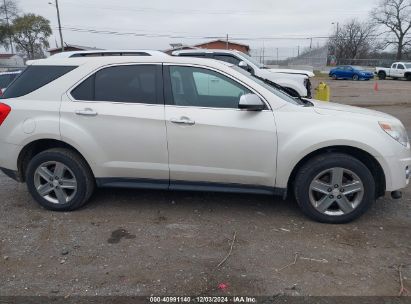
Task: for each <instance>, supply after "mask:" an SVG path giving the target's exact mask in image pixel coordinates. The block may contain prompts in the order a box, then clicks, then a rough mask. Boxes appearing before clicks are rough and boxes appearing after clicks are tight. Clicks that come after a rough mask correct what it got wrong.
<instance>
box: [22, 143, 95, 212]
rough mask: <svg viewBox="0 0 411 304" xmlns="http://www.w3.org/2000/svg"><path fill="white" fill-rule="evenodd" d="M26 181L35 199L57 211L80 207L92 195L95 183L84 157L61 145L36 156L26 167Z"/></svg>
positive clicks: (45, 206) (47, 207)
mask: <svg viewBox="0 0 411 304" xmlns="http://www.w3.org/2000/svg"><path fill="white" fill-rule="evenodd" d="M26 183H27V187H28V190H29V192H30V194H31V195H32V196H33V198H34V199H35V200H36V201H37V202H38V203H39V204H40V205H41V206H43V207H44V208H46V209H49V210H54V211H72V210H75V209H78V208H80V207H81V206H83V205H84V204H85V203H86V202H87V201H88V199H89V198H90V196H91V195H92V193H93V190H94V185H95V183H94V177H93V175H92V173H91V170H90V168H89V167H88V165H87V164H86V162H85V161H84V159H83V158H82V157H80V156H79V155H78V154H77V153H75V152H73V151H71V150H68V149H61V148H56V149H50V150H46V151H44V152H41V153H39V154H38V155H36V156H34V157H33V159H32V160H31V161H30V162H29V164H28V167H27V170H26Z"/></svg>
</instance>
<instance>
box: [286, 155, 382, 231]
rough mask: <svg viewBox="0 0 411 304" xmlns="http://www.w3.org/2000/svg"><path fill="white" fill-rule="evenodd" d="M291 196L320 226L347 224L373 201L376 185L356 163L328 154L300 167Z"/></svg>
mask: <svg viewBox="0 0 411 304" xmlns="http://www.w3.org/2000/svg"><path fill="white" fill-rule="evenodd" d="M294 194H295V197H296V200H297V203H298V205H299V206H300V208H301V210H302V211H303V212H304V213H305V214H306V215H307V216H308V217H310V218H312V219H314V220H316V221H319V222H323V223H334V224H339V223H347V222H350V221H352V220H354V219H356V218H358V217H360V216H361V215H362V214H363V213H364V212H366V211H367V210H368V209H369V208H370V206H371V205H372V203H373V202H374V201H375V181H374V178H373V176H372V174H371V172H370V170H369V169H368V168H367V167H366V166H365V165H364V164H363V163H362V162H360V161H359V160H358V159H356V158H354V157H352V156H350V155H346V154H341V153H329V154H324V155H319V156H317V157H315V158H313V159H311V160H310V161H308V162H307V163H306V164H305V165H303V167H302V168H301V169H300V170H299V171H298V173H297V176H296V179H295V183H294Z"/></svg>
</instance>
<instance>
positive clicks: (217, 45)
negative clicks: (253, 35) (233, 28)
mask: <svg viewBox="0 0 411 304" xmlns="http://www.w3.org/2000/svg"><path fill="white" fill-rule="evenodd" d="M194 47H196V48H200V49H214V50H216V49H217V50H236V51H240V52H243V53H246V54H248V53H249V52H250V46H249V45H247V44H242V43H238V42H233V41H229V40H222V39H218V40H213V41H208V42H205V43H200V44H196V45H195V46H194Z"/></svg>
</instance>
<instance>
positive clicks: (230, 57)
mask: <svg viewBox="0 0 411 304" xmlns="http://www.w3.org/2000/svg"><path fill="white" fill-rule="evenodd" d="M173 55H174V56H183V57H198V58H209V59H215V60H220V61H224V62H228V63H230V64H234V65H236V66H239V67H241V68H243V69H244V70H246V71H248V72H250V73H251V74H252V75H254V76H256V77H258V78H259V79H261V80H263V81H266V82H267V83H269V84H270V83H271V84H273V85H276V84H277V85H280V86H282V87H283V88H284V89H285V91H286V92H287V93H288V94H289V95H291V96H293V97H307V98H311V93H312V92H311V81H310V78H311V77H314V73H313V72H310V71H304V70H292V69H270V68H268V67H267V66H265V65H264V64H261V63H259V62H257V60H255V59H254V58H252V57H250V56H249V55H247V54H245V53H243V52H240V51H236V50H209V49H194V50H181V51H174V52H173Z"/></svg>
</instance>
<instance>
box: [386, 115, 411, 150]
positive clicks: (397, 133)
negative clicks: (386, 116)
mask: <svg viewBox="0 0 411 304" xmlns="http://www.w3.org/2000/svg"><path fill="white" fill-rule="evenodd" d="M378 123H379V124H380V127H381V128H382V129H383V130H384V131H385V132H386V133H387V134H388V135H389V136H391V137H392V138H394V139H395V140H396V141H398V142H399V143H400V144H401V145H403V146H404V147H407V148H409V147H410V142H409V140H408V134H407V131H406V130H405V128H404V126H403V125H402V124H393V123H389V122H382V121H380V122H378Z"/></svg>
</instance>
